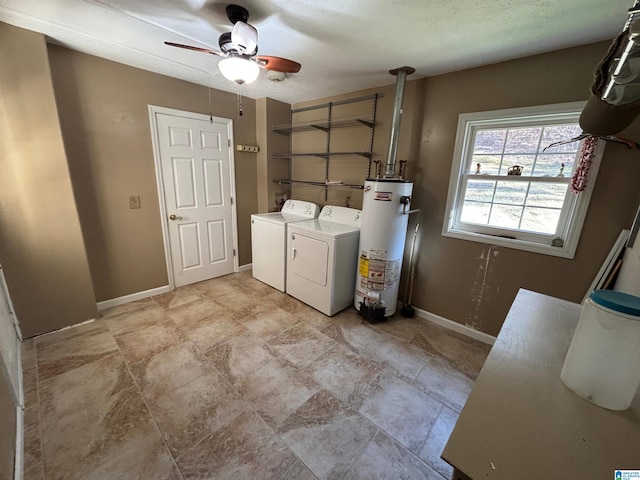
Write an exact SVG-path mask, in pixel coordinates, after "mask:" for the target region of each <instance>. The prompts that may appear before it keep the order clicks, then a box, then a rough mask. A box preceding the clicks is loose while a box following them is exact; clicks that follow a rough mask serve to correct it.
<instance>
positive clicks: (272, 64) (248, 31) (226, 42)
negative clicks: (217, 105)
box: [164, 4, 301, 85]
mask: <svg viewBox="0 0 640 480" xmlns="http://www.w3.org/2000/svg"><path fill="white" fill-rule="evenodd" d="M226 12H227V18H228V19H229V21H230V22H231V23H232V24H233V29H232V30H231V32H226V33H223V34H222V35H220V38H219V39H218V45H220V50H212V49H209V48H201V47H193V46H191V45H182V44H179V43H172V42H164V43H165V44H166V45H169V46H171V47H179V48H186V49H187V50H194V51H196V52H203V53H210V54H211V55H218V56H220V57H225V58H224V59H222V60H220V62H218V68H219V69H220V73H222V75H224V77H225V78H227V79H229V80H231V81H232V82H236V83H237V84H238V85H242V84H245V83H251V82H253V81H254V80H255V79H256V78H258V74H259V73H260V68H264V69H265V70H275V71H276V72H283V73H297V72H299V71H300V67H301V65H300V64H299V63H298V62H294V61H293V60H288V59H286V58H281V57H272V56H267V55H256V54H257V53H258V31H257V30H256V29H255V28H254V27H253V26H252V25H250V24H248V23H247V20H248V19H249V12H248V11H247V9H246V8H244V7H242V6H240V5H233V4H231V5H227V8H226Z"/></svg>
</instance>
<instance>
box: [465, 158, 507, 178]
mask: <svg viewBox="0 0 640 480" xmlns="http://www.w3.org/2000/svg"><path fill="white" fill-rule="evenodd" d="M478 164H480V174H484V175H498V173H499V172H500V155H474V156H473V158H472V160H471V166H470V167H469V173H476V169H477V167H478Z"/></svg>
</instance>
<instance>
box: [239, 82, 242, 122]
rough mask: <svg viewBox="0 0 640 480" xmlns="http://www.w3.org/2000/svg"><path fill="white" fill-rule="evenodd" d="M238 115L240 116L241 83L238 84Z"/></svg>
mask: <svg viewBox="0 0 640 480" xmlns="http://www.w3.org/2000/svg"><path fill="white" fill-rule="evenodd" d="M238 116H240V117H241V116H242V85H241V84H238Z"/></svg>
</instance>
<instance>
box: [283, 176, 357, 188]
mask: <svg viewBox="0 0 640 480" xmlns="http://www.w3.org/2000/svg"><path fill="white" fill-rule="evenodd" d="M273 183H277V184H278V185H305V186H310V187H344V188H353V189H356V190H362V189H363V188H364V185H360V184H355V183H341V182H328V183H322V182H312V181H309V180H289V179H288V178H281V179H278V180H274V181H273Z"/></svg>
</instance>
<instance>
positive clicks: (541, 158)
mask: <svg viewBox="0 0 640 480" xmlns="http://www.w3.org/2000/svg"><path fill="white" fill-rule="evenodd" d="M575 159H576V155H575V154H574V153H569V154H553V155H544V154H541V155H538V159H537V161H536V166H535V168H534V170H533V174H534V175H535V176H537V177H557V176H558V175H559V174H560V169H561V168H562V164H564V169H563V170H562V175H563V176H565V177H570V176H571V172H572V171H573V162H574V161H575Z"/></svg>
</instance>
